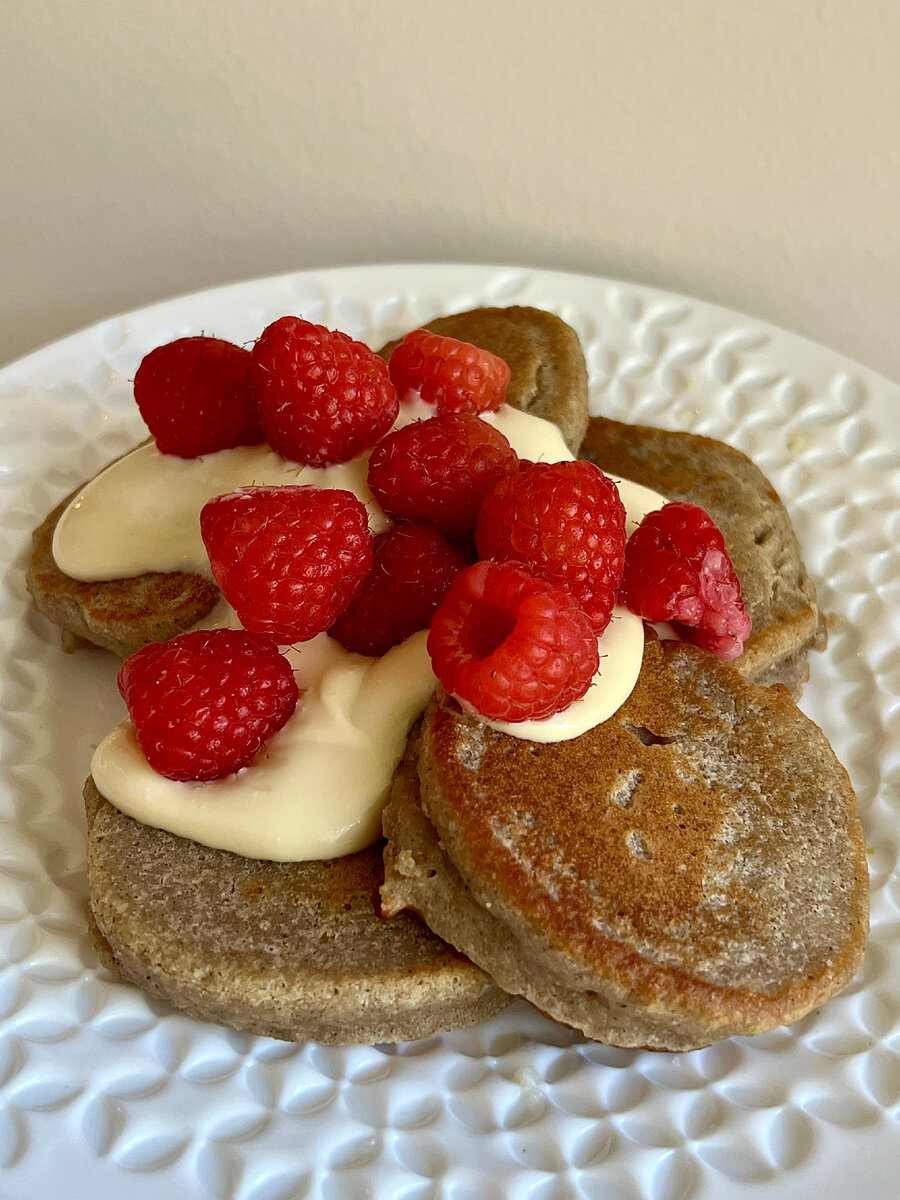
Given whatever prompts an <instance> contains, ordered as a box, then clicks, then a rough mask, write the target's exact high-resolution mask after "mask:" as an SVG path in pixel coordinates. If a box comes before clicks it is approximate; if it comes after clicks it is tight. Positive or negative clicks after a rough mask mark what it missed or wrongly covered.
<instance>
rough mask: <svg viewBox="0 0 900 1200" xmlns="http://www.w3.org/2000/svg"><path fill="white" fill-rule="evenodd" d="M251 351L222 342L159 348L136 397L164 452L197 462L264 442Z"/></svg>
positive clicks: (148, 359)
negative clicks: (252, 385) (211, 455)
mask: <svg viewBox="0 0 900 1200" xmlns="http://www.w3.org/2000/svg"><path fill="white" fill-rule="evenodd" d="M252 365H253V360H252V358H251V356H250V351H249V350H243V349H242V348H241V347H240V346H234V345H232V343H231V342H223V341H221V339H219V338H211V337H187V338H179V339H178V341H176V342H169V343H168V344H167V345H165V346H157V348H156V349H155V350H151V351H150V353H149V354H148V355H146V356H145V358H144V359H143V361H142V362H141V365H140V366H139V367H138V369H137V374H136V375H135V377H134V398H135V400H136V401H137V406H138V408H139V409H140V411H141V416H142V417H143V418H144V421H145V423H146V425H147V428H148V429H149V430H150V432H151V433H152V434H153V436H154V438H155V439H156V445H157V446H158V447H159V450H160V452H161V453H162V454H177V455H179V456H180V457H181V458H197V457H198V456H199V455H201V454H213V453H215V452H216V451H217V450H230V449H231V447H232V446H249V445H252V444H253V443H254V442H261V441H262V440H263V431H262V428H261V427H260V424H259V415H258V413H257V411H256V400H255V398H254V395H253V389H252V387H251V383H250V370H251V367H252Z"/></svg>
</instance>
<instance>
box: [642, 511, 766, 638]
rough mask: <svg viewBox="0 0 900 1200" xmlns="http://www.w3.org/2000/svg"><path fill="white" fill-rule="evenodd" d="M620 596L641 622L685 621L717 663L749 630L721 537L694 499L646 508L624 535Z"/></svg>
mask: <svg viewBox="0 0 900 1200" xmlns="http://www.w3.org/2000/svg"><path fill="white" fill-rule="evenodd" d="M619 599H620V601H621V602H622V603H623V604H625V605H627V607H628V608H630V609H631V611H632V612H634V613H637V614H638V616H640V617H643V618H644V620H646V621H674V622H676V623H677V624H681V625H685V626H690V627H692V628H693V630H694V633H693V636H692V638H691V640H693V641H696V643H697V645H698V646H702V647H703V648H704V649H705V650H709V651H710V653H712V654H714V655H715V656H716V658H719V659H721V660H722V661H723V662H730V661H731V660H732V659H734V658H737V657H738V655H739V654H740V653H741V650H742V649H743V645H744V642H745V641H746V640H747V638H748V637H749V635H750V626H751V622H750V617H749V616H748V614H747V613H745V612H744V602H743V600H742V599H741V584H740V580H739V579H738V577H737V575H736V573H735V570H734V567H733V565H732V562H731V559H730V558H729V557H728V552H727V551H726V549H725V539H724V538H723V537H722V534H721V533H720V531H719V530H718V528H717V527H716V525H715V524H714V522H713V521H712V518H711V517H710V516H709V515H708V514H707V513H706V512H704V511H703V509H702V508H698V507H697V506H696V505H695V504H680V503H673V504H666V505H664V506H663V507H662V508H661V509H659V510H658V511H657V512H652V513H648V514H647V516H646V517H644V519H643V521H642V522H641V524H640V526H639V527H638V528H637V529H636V530H635V531H634V533H633V534H632V535H631V537H630V538H629V539H628V545H627V547H626V550H625V572H624V574H623V576H622V587H621V590H620V592H619Z"/></svg>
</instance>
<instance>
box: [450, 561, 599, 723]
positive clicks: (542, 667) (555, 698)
mask: <svg viewBox="0 0 900 1200" xmlns="http://www.w3.org/2000/svg"><path fill="white" fill-rule="evenodd" d="M428 653H429V654H430V655H431V665H432V667H433V668H434V673H435V675H436V676H437V677H438V679H439V680H440V682H441V684H443V686H444V688H445V690H446V691H448V692H449V693H450V694H451V695H452V696H455V697H456V699H457V700H458V701H459V702H460V704H461V705H462V707H463V708H464V709H465V710H466V711H467V712H476V713H480V714H481V716H483V717H486V718H487V719H488V720H489V721H527V720H542V719H543V718H545V717H550V716H552V715H553V714H554V713H556V712H561V711H562V709H564V708H568V706H569V705H570V704H571V703H572V701H573V700H577V699H579V697H581V696H583V695H584V693H585V692H586V691H587V690H588V688H589V687H590V684H591V680H592V679H593V677H594V675H595V673H596V671H597V667H598V665H599V661H600V659H599V654H598V650H597V639H596V637H595V636H594V633H593V631H592V629H591V623H590V621H589V620H588V618H587V616H586V615H585V614H584V613H583V612H582V611H581V609H579V608H577V607H576V605H575V603H574V602H573V600H572V597H571V596H570V595H569V593H568V592H567V591H566V590H565V589H564V588H561V587H557V586H556V585H555V584H552V583H549V582H548V581H547V580H545V579H539V578H538V577H537V576H535V575H532V574H531V573H530V572H529V571H527V570H526V569H525V568H524V567H522V566H521V564H519V563H494V562H479V563H476V564H475V565H474V566H473V567H467V568H466V570H465V571H461V572H460V573H459V574H458V575H457V576H456V578H455V579H454V581H453V583H452V584H451V586H450V591H449V592H448V593H447V595H446V596H445V597H444V600H443V603H442V604H441V606H440V608H439V609H438V610H437V612H436V613H435V615H434V618H433V619H432V622H431V631H430V633H429V635H428Z"/></svg>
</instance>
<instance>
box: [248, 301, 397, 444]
mask: <svg viewBox="0 0 900 1200" xmlns="http://www.w3.org/2000/svg"><path fill="white" fill-rule="evenodd" d="M253 388H254V391H255V393H256V399H257V403H258V404H259V416H260V420H261V422H262V427H263V429H264V431H265V435H266V440H267V441H268V443H269V445H270V446H271V447H272V449H273V450H276V451H277V452H278V453H279V454H280V455H281V456H282V457H283V458H290V459H293V460H294V461H295V462H301V463H309V464H310V465H311V466H314V467H324V466H326V465H327V464H328V463H340V462H347V461H348V460H349V459H351V458H355V457H356V455H357V454H361V453H362V452H363V450H368V449H370V448H371V447H372V446H374V445H375V443H376V442H377V441H378V440H379V438H382V437H383V436H384V435H385V434H386V433H387V431H388V430H389V429H390V427H391V426H392V425H393V423H394V421H395V420H396V419H397V412H398V411H399V402H398V400H397V393H396V392H395V390H394V385H393V384H392V383H391V380H390V376H389V375H388V369H387V367H386V366H385V363H384V361H383V359H380V358H379V357H378V355H377V354H376V353H375V352H374V350H370V349H369V347H368V346H364V345H363V343H362V342H355V341H354V340H353V339H352V338H350V337H348V336H347V334H346V333H340V332H338V331H336V330H335V331H334V332H332V331H331V330H330V329H325V328H324V327H323V326H321V325H313V324H311V323H310V322H309V321H304V320H302V319H301V318H300V317H281V318H280V319H279V320H277V321H273V322H272V324H271V325H269V326H268V327H267V328H266V329H264V330H263V332H262V336H261V337H260V339H259V341H258V342H257V343H256V345H255V346H254V347H253Z"/></svg>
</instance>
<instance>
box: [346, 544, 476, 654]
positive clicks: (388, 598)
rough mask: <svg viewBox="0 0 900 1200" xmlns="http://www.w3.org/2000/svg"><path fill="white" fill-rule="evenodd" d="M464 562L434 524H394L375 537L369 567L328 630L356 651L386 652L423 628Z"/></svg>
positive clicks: (357, 652)
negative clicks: (427, 525)
mask: <svg viewBox="0 0 900 1200" xmlns="http://www.w3.org/2000/svg"><path fill="white" fill-rule="evenodd" d="M466 565H467V563H466V559H465V558H463V556H462V555H461V554H458V553H457V552H456V551H455V550H454V549H453V548H452V547H451V546H450V545H449V544H448V542H447V540H446V538H445V537H444V536H443V534H440V533H438V531H437V530H436V529H429V528H427V527H426V526H424V525H398V526H397V528H396V529H392V530H390V531H389V532H388V533H383V534H382V535H381V536H380V537H377V538H376V539H375V563H374V566H373V567H372V570H371V572H370V574H369V575H368V576H367V577H366V580H365V582H364V583H363V585H362V587H361V588H360V589H359V591H358V592H357V593H356V595H355V596H354V597H353V599H352V600H351V601H350V603H349V604H348V605H347V607H346V608H345V609H344V611H343V612H342V613H341V615H340V616H339V617H338V619H337V620H336V621H335V623H334V625H332V627H331V629H330V630H329V633H330V634H331V636H332V637H333V638H334V639H335V640H336V641H338V642H340V644H341V645H342V646H344V647H345V648H346V649H347V650H353V651H354V652H355V653H356V654H370V655H380V654H386V653H387V652H388V650H390V648H391V646H396V645H399V643H400V642H402V641H405V640H406V638H408V637H411V636H412V634H414V633H418V632H419V630H420V629H427V628H428V622H429V621H430V620H431V618H432V616H433V615H434V610H435V609H436V608H437V606H438V605H439V604H440V602H441V600H443V598H444V595H445V594H446V591H447V588H449V586H450V584H451V583H452V582H453V577H454V576H455V575H457V574H458V573H459V572H460V571H461V570H462V569H463V567H465V566H466Z"/></svg>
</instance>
